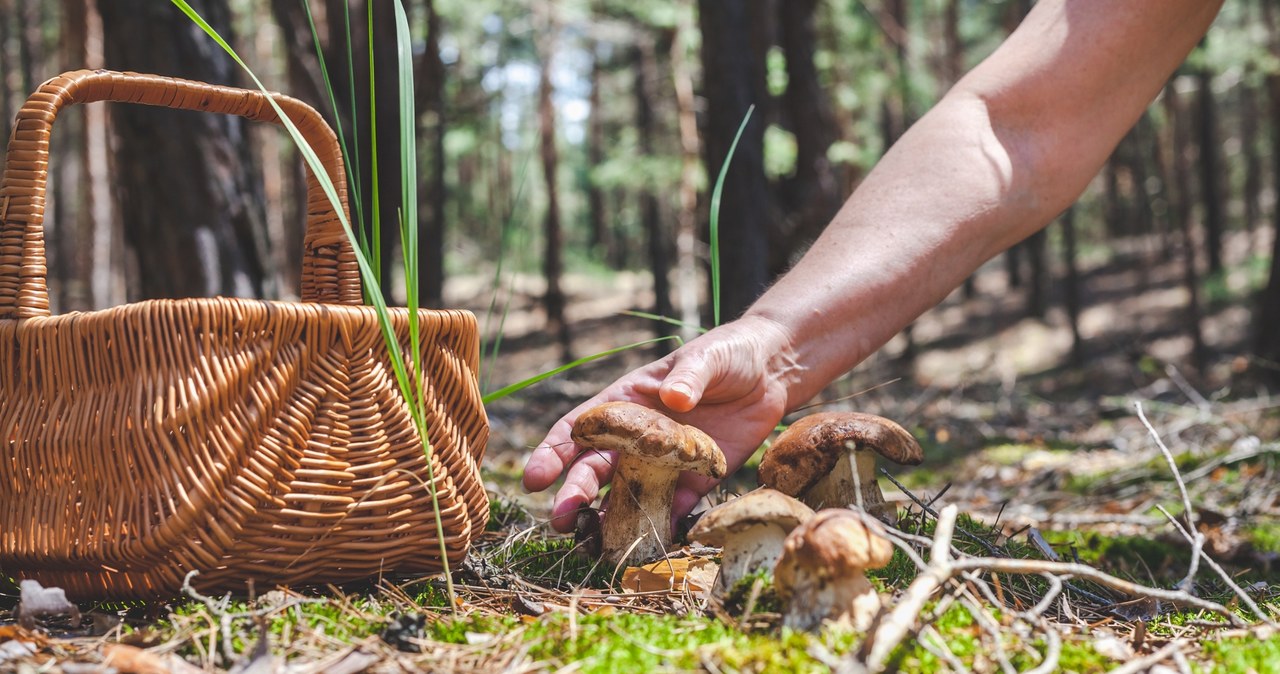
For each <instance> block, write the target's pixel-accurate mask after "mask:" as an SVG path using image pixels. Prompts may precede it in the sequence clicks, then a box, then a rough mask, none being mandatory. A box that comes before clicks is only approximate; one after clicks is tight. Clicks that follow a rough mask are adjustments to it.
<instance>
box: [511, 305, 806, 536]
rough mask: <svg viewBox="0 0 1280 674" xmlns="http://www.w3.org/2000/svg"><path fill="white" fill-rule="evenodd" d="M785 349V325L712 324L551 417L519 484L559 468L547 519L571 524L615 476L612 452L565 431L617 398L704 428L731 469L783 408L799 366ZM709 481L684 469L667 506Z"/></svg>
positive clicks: (543, 484) (564, 526)
mask: <svg viewBox="0 0 1280 674" xmlns="http://www.w3.org/2000/svg"><path fill="white" fill-rule="evenodd" d="M791 354H792V349H791V345H790V340H789V339H788V337H787V335H786V333H785V331H783V330H782V328H781V327H780V326H779V325H778V324H776V323H774V322H772V321H769V320H767V319H763V318H756V317H747V318H742V319H739V320H737V321H734V322H733V323H728V324H725V325H723V326H721V327H719V328H716V329H715V330H712V331H710V332H708V333H707V334H705V335H702V336H700V337H698V338H697V339H695V340H693V341H691V342H689V343H688V344H686V345H684V346H683V347H681V348H680V349H678V350H676V351H675V352H674V353H672V354H670V355H668V356H667V357H665V358H663V359H661V360H658V361H655V362H653V363H650V364H649V365H646V366H644V367H642V368H640V369H637V370H634V371H632V372H631V373H629V374H627V375H625V376H623V377H622V378H621V379H619V380H617V381H615V382H614V383H613V384H611V385H609V386H608V387H606V388H605V389H604V390H603V391H601V392H600V393H599V394H597V395H596V396H595V397H593V398H591V399H590V400H588V401H586V402H584V403H582V404H581V405H579V406H578V407H576V408H574V410H573V411H571V412H569V413H568V414H566V415H565V416H564V417H562V418H561V419H560V420H559V421H557V422H556V423H555V425H554V426H552V427H551V431H550V432H549V433H547V437H546V438H545V439H544V440H543V441H542V443H541V444H539V445H538V447H537V448H536V449H534V450H533V453H532V454H531V455H530V457H529V461H528V463H526V464H525V470H524V486H525V488H527V489H529V490H531V491H542V490H544V489H546V488H547V487H550V486H551V485H552V484H553V483H554V482H555V481H556V479H557V478H558V477H560V475H561V474H564V476H565V480H564V485H563V486H562V487H561V488H560V491H559V492H558V493H557V494H556V498H555V503H554V505H553V506H552V511H551V517H552V520H551V522H552V526H554V527H555V528H556V530H558V531H562V532H567V531H570V530H572V528H573V526H574V521H575V517H574V515H575V513H576V512H577V510H578V508H579V507H580V506H582V505H589V504H590V503H592V502H593V501H595V498H596V496H597V495H598V494H599V492H600V488H601V487H603V486H604V485H606V484H608V483H609V480H610V479H611V478H612V477H613V464H612V463H611V462H612V459H613V457H612V456H611V453H610V452H596V451H590V452H587V451H584V449H583V448H582V447H579V446H578V445H577V444H576V443H574V442H573V440H571V439H570V436H569V433H570V431H571V430H572V429H573V424H574V421H575V420H577V418H578V415H579V414H581V413H583V412H585V411H586V410H588V409H590V408H592V407H595V406H596V405H599V404H601V403H605V402H612V401H616V400H626V401H631V402H635V403H639V404H641V405H645V406H648V407H651V408H653V409H656V410H659V411H662V412H663V413H665V414H668V415H669V416H671V417H672V418H673V419H675V420H677V421H679V422H680V423H684V424H689V425H692V426H696V427H698V428H700V429H702V430H703V431H705V432H706V433H707V434H708V435H710V436H711V437H712V438H713V439H714V440H715V441H716V442H717V443H718V444H719V445H720V449H721V450H723V451H724V455H725V459H726V460H727V462H728V465H729V471H730V472H733V471H735V470H737V469H738V468H739V467H741V466H742V464H743V463H744V462H745V461H746V460H747V458H749V457H750V456H751V454H752V453H753V452H755V450H756V449H757V448H758V447H759V446H760V444H761V443H763V442H764V440H765V438H767V437H768V436H769V433H770V432H772V431H773V429H774V428H775V427H776V426H777V425H778V422H779V421H781V420H782V416H783V414H784V413H785V412H786V410H787V405H788V387H789V384H790V383H791V382H792V381H793V380H794V378H795V376H796V373H797V372H798V371H799V368H798V367H797V366H796V365H795V361H794V358H793V357H792V355H791ZM714 486H715V481H714V480H710V479H707V478H704V477H702V476H698V475H694V474H692V473H685V474H684V475H682V476H681V478H680V482H679V484H678V485H677V487H676V494H675V502H674V504H673V507H672V510H673V511H674V513H675V515H676V516H677V517H680V516H682V515H685V514H688V512H689V511H690V510H692V509H693V506H694V505H695V504H697V502H698V499H699V498H700V497H701V496H702V495H703V494H705V493H707V492H708V491H710V490H711V488H712V487H714ZM606 517H607V514H606Z"/></svg>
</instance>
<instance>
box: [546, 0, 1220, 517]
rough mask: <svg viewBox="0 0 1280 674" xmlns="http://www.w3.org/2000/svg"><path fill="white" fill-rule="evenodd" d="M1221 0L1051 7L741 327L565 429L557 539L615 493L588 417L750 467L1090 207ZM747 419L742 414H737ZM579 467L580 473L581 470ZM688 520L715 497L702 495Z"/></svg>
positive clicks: (872, 177)
mask: <svg viewBox="0 0 1280 674" xmlns="http://www.w3.org/2000/svg"><path fill="white" fill-rule="evenodd" d="M1220 6H1221V1H1220V0H1125V1H1124V2H1114V1H1111V0H1041V1H1040V2H1038V3H1037V4H1036V5H1035V7H1034V8H1033V9H1032V10H1031V13H1030V14H1029V15H1028V16H1027V18H1026V19H1025V20H1024V21H1023V23H1022V25H1021V26H1019V27H1018V29H1017V30H1016V31H1014V33H1013V34H1012V35H1011V36H1010V37H1009V39H1008V40H1006V41H1005V43H1004V44H1003V45H1001V47H1000V48H999V49H997V51H996V52H995V53H994V54H992V56H990V57H989V58H988V59H986V60H985V61H983V63H982V64H980V65H979V66H978V67H977V68H975V69H974V70H973V71H972V72H970V73H969V74H968V75H966V76H965V77H964V78H963V79H962V80H961V81H960V82H959V83H958V84H957V85H956V86H955V87H954V88H953V89H952V90H951V91H950V92H948V94H947V95H946V96H945V97H944V98H943V100H942V101H941V102H939V104H938V105H937V106H935V107H934V108H933V109H932V110H931V111H930V112H929V113H928V114H927V115H925V116H924V117H923V118H922V119H921V120H920V121H919V122H918V123H917V124H916V125H914V126H913V127H912V128H911V129H910V130H909V131H908V132H907V133H906V134H904V135H903V137H902V138H901V139H900V140H899V141H898V143H896V144H895V145H894V146H893V148H891V149H890V151H889V152H888V153H886V155H885V156H884V158H883V159H882V160H881V161H880V163H879V164H877V166H876V167H875V169H874V170H873V171H872V172H871V173H870V174H869V175H868V176H867V178H866V180H864V181H863V183H862V184H861V185H860V186H859V187H858V189H857V190H856V191H855V192H854V194H853V196H852V197H851V198H850V199H849V200H848V202H846V204H845V205H844V207H843V208H842V209H841V210H840V212H839V213H838V214H837V215H836V217H835V218H834V219H833V220H832V222H831V224H830V225H829V226H828V227H827V229H826V231H825V232H824V233H823V234H822V236H821V237H819V239H818V240H817V241H816V242H815V243H814V245H813V246H812V247H811V248H810V250H809V252H808V253H807V254H806V255H805V256H804V258H803V259H802V260H801V261H800V262H799V263H798V264H797V265H796V267H795V268H794V269H792V270H791V271H790V272H789V273H788V274H787V275H785V276H784V277H783V278H782V279H780V280H779V281H778V283H777V284H775V285H774V286H773V287H772V288H770V289H769V290H768V291H767V292H766V293H765V294H764V295H763V296H762V297H761V298H760V299H759V300H757V302H756V303H755V304H754V305H752V307H751V308H750V309H748V310H747V312H746V313H745V314H744V316H743V317H742V318H740V319H738V320H737V321H734V322H733V323H730V324H727V325H725V326H722V327H721V328H717V329H716V330H713V331H712V332H710V333H708V334H707V335H704V336H703V337H700V338H698V339H696V340H694V341H692V342H690V343H689V344H687V345H685V346H684V347H682V348H681V349H679V350H677V351H676V352H675V353H673V354H672V355H671V356H668V357H667V358H665V359H663V360H661V361H658V362H656V363H653V364H651V365H649V366H646V367H645V368H641V369H640V370H637V371H636V372H633V373H631V374H629V375H626V376H624V377H623V378H622V379H620V380H619V381H618V382H615V383H614V384H612V385H611V386H609V387H608V388H606V389H605V390H604V391H602V392H601V393H600V394H599V395H597V396H596V397H594V398H593V399H592V400H590V401H588V402H587V403H584V406H583V407H580V408H578V409H577V410H574V411H573V412H570V413H569V414H568V415H566V416H565V417H564V418H563V419H562V420H561V421H560V422H558V423H557V424H556V426H555V427H553V428H552V430H551V432H550V433H549V434H548V436H547V439H546V440H545V441H544V443H543V444H542V445H540V446H539V447H538V448H537V449H535V451H534V452H533V454H532V455H531V457H530V460H529V463H528V466H527V467H526V473H525V485H526V486H527V487H528V488H530V489H545V488H546V487H547V486H549V485H550V484H551V483H552V482H554V480H555V478H556V477H557V476H559V475H560V474H561V473H562V471H565V470H566V467H567V472H566V473H565V476H566V477H565V484H564V486H563V487H562V488H561V490H560V492H559V493H558V494H557V497H556V505H555V506H554V510H553V514H554V515H556V516H558V519H557V520H556V521H555V524H556V526H557V528H560V529H562V530H563V529H564V528H566V527H567V526H568V525H569V522H568V520H567V519H566V518H565V517H563V516H564V515H566V514H567V513H569V512H571V510H572V509H573V507H574V506H576V505H577V504H579V503H583V502H589V501H590V500H592V499H594V497H595V495H596V493H597V492H598V490H599V487H600V486H601V485H602V484H604V483H605V482H607V480H608V477H609V474H610V466H609V464H608V461H607V457H601V456H597V455H585V456H582V457H581V458H577V457H578V448H577V447H575V446H574V445H573V443H572V442H571V441H569V433H568V429H569V428H571V426H572V422H573V419H575V418H576V415H577V413H578V412H579V411H580V410H582V409H585V407H586V406H589V405H593V404H596V403H599V402H604V401H606V400H634V401H637V402H641V403H643V404H648V405H651V406H654V407H658V408H665V409H666V410H667V411H669V412H672V413H674V414H675V416H676V418H677V419H678V420H680V421H682V422H683V423H691V424H693V425H696V426H699V427H700V428H702V429H703V430H704V431H706V432H707V433H709V434H710V435H711V436H712V437H713V438H715V439H716V440H717V441H719V442H720V444H721V447H722V448H723V449H724V450H725V454H726V456H727V457H728V458H729V465H730V467H731V468H736V467H738V466H740V465H741V463H742V462H743V461H745V460H746V458H747V457H748V456H750V454H751V452H752V451H754V450H755V448H756V447H757V446H758V445H759V443H760V442H761V441H763V440H764V439H765V438H766V437H767V436H768V433H769V432H770V431H771V430H772V428H773V427H774V426H775V425H776V424H777V422H778V421H779V420H780V419H781V417H782V415H783V414H784V413H785V412H786V411H788V410H791V409H794V408H796V407H798V406H800V405H801V404H803V403H804V402H806V401H807V400H809V399H811V398H812V397H813V396H815V395H817V394H818V393H819V392H820V391H821V390H822V389H823V388H824V387H825V386H826V385H827V384H828V383H829V382H830V381H832V380H833V379H835V378H836V377H838V376H840V375H841V374H843V373H844V372H846V371H848V370H849V369H851V368H852V367H853V366H855V365H856V364H857V363H859V362H861V361H862V360H863V359H864V358H866V357H867V356H869V355H870V354H871V353H873V352H874V351H875V350H876V349H878V348H880V347H881V346H882V345H883V344H884V343H885V342H887V341H888V340H889V339H890V338H891V337H892V336H893V335H894V334H896V333H897V332H898V331H899V330H901V329H902V327H903V326H905V325H907V324H908V323H910V322H911V321H912V320H913V319H914V318H915V317H917V316H918V315H919V314H920V313H922V312H924V311H925V310H927V309H928V308H930V307H932V306H934V305H935V304H937V303H938V302H939V301H941V300H942V299H943V298H944V297H945V296H946V295H947V293H949V292H950V291H951V290H952V289H954V288H955V287H956V286H957V285H959V284H960V283H961V282H962V281H963V280H964V279H965V278H966V277H967V276H968V275H969V274H970V273H972V272H973V270H975V269H976V268H977V267H978V266H980V265H981V264H982V263H983V262H985V261H986V260H988V259H990V258H991V257H993V256H994V255H996V254H997V253H999V252H1000V251H1002V250H1004V249H1006V248H1008V247H1009V246H1011V245H1013V244H1014V243H1016V242H1017V241H1020V240H1021V239H1023V238H1025V237H1026V236H1028V235H1029V234H1031V233H1032V232H1034V231H1036V230H1038V229H1040V228H1041V227H1044V226H1045V225H1046V224H1047V223H1048V222H1049V221H1050V220H1052V219H1053V218H1054V217H1055V216H1057V214H1058V213H1059V212H1061V211H1062V210H1063V209H1064V208H1066V207H1067V206H1068V205H1070V203H1071V202H1072V201H1073V200H1074V199H1075V198H1076V197H1077V196H1078V195H1079V194H1080V192H1081V191H1083V189H1084V187H1085V185H1087V183H1088V181H1089V180H1090V179H1091V178H1092V177H1093V176H1094V175H1095V174H1096V173H1097V171H1098V168H1099V167H1100V166H1101V165H1102V163H1103V162H1104V161H1105V160H1106V157H1107V156H1108V155H1109V154H1110V152H1111V151H1112V150H1113V149H1114V147H1115V145H1116V144H1117V143H1118V142H1119V140H1120V138H1121V137H1122V136H1123V135H1124V133H1125V132H1126V131H1127V130H1128V129H1129V128H1130V127H1131V126H1132V125H1133V124H1134V122H1135V121H1136V120H1137V119H1138V117H1139V116H1140V115H1141V114H1142V111H1143V109H1144V108H1145V107H1146V105H1147V104H1148V103H1149V102H1150V101H1151V99H1152V98H1154V97H1155V95H1156V94H1157V93H1158V92H1159V90H1160V88H1161V86H1163V84H1164V82H1165V81H1166V80H1167V79H1168V77H1169V74H1170V73H1171V72H1172V71H1173V70H1174V68H1176V67H1177V65H1178V64H1179V63H1180V62H1181V61H1182V60H1183V59H1184V58H1185V57H1186V54H1187V53H1188V52H1189V51H1190V50H1191V48H1192V47H1193V46H1194V45H1195V43H1196V42H1197V41H1198V40H1199V39H1200V37H1201V36H1202V35H1203V34H1204V32H1205V30H1206V29H1207V28H1208V26H1209V24H1210V23H1211V22H1212V20H1213V17H1214V16H1215V15H1216V13H1217V11H1218V9H1219V7H1220ZM735 415H736V416H735ZM575 459H576V460H575ZM684 487H685V488H684V489H683V490H682V491H681V492H678V493H677V503H676V504H675V509H676V510H677V512H679V511H687V510H688V509H689V508H691V507H692V505H693V502H694V500H696V496H697V495H698V494H700V493H703V492H705V491H706V490H707V489H709V488H710V483H708V482H705V481H698V480H693V479H689V480H687V481H686V482H685V483H684Z"/></svg>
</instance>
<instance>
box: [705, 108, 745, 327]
mask: <svg viewBox="0 0 1280 674" xmlns="http://www.w3.org/2000/svg"><path fill="white" fill-rule="evenodd" d="M755 109H756V106H754V105H752V106H751V107H749V108H747V114H746V116H745V117H743V118H742V123H741V124H739V125H738V133H737V134H736V135H734V137H733V143H732V144H731V145H729V154H727V155H725V158H724V164H721V165H720V175H719V176H718V177H716V187H715V189H714V190H712V191H711V228H710V229H711V233H710V237H711V317H712V321H713V323H712V324H713V325H720V196H721V193H722V192H724V180H725V177H726V176H728V175H729V162H731V161H733V154H734V152H736V151H737V150H738V141H739V140H741V139H742V132H743V131H746V130H747V122H750V121H751V113H752V112H754V111H755Z"/></svg>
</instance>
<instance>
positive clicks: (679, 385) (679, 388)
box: [671, 382, 693, 398]
mask: <svg viewBox="0 0 1280 674" xmlns="http://www.w3.org/2000/svg"><path fill="white" fill-rule="evenodd" d="M671 390H672V391H674V392H676V393H679V394H680V395H682V396H684V397H686V398H692V397H693V387H691V386H689V385H688V384H686V383H684V382H676V383H674V384H672V385H671Z"/></svg>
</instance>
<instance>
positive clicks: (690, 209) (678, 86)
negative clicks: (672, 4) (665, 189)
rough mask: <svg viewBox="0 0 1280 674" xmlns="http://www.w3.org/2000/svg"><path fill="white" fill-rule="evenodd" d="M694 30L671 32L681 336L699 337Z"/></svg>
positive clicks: (688, 338) (686, 29) (687, 28)
mask: <svg viewBox="0 0 1280 674" xmlns="http://www.w3.org/2000/svg"><path fill="white" fill-rule="evenodd" d="M691 30H693V28H692V27H691V26H684V25H679V26H677V27H676V28H675V30H673V31H672V34H671V80H672V83H673V84H674V85H675V94H676V116H677V122H678V125H679V129H680V209H679V211H678V212H677V216H676V259H677V262H676V265H677V269H678V271H677V275H678V278H679V279H680V281H679V283H677V284H676V286H677V292H678V293H679V297H680V300H679V305H680V307H679V308H680V321H681V323H683V324H684V328H683V329H682V330H681V337H683V338H684V340H685V341H689V340H691V339H693V338H694V337H697V335H698V330H697V328H698V327H699V326H700V325H701V324H702V320H701V318H700V316H699V315H698V288H699V284H698V254H697V244H698V168H699V166H698V149H699V141H698V115H697V110H696V107H695V106H696V101H695V99H694V95H693V76H692V75H691V74H690V73H689V65H688V63H687V61H686V60H685V48H686V47H685V41H684V39H683V35H685V34H687V33H688V32H689V31H691Z"/></svg>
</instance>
